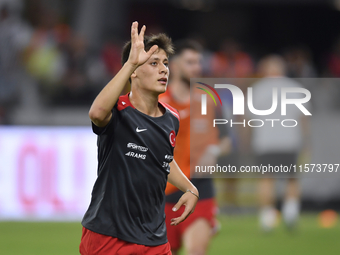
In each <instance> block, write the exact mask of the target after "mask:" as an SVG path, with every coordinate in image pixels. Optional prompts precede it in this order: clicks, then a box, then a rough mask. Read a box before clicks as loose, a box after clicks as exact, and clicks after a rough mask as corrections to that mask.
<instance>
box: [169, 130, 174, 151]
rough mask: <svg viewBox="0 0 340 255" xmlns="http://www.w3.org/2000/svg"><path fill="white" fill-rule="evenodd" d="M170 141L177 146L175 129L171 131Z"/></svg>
mask: <svg viewBox="0 0 340 255" xmlns="http://www.w3.org/2000/svg"><path fill="white" fill-rule="evenodd" d="M169 141H170V144H171V146H172V147H175V145H176V133H175V131H173V130H172V131H171V132H170V135H169Z"/></svg>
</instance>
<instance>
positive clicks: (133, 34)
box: [131, 21, 138, 42]
mask: <svg viewBox="0 0 340 255" xmlns="http://www.w3.org/2000/svg"><path fill="white" fill-rule="evenodd" d="M137 30H138V22H137V21H135V22H133V23H132V26H131V40H132V41H133V42H134V41H135V40H136V38H137V36H138V32H137Z"/></svg>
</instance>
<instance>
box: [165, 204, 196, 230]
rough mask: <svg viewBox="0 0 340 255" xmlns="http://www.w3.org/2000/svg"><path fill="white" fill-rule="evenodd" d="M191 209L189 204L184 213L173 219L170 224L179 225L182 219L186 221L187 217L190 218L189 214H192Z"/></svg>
mask: <svg viewBox="0 0 340 255" xmlns="http://www.w3.org/2000/svg"><path fill="white" fill-rule="evenodd" d="M190 213H191V210H190V208H189V207H188V206H186V207H185V210H184V212H183V213H182V215H181V216H179V217H177V218H174V219H171V223H170V225H175V226H176V225H178V224H179V223H181V222H182V221H184V220H185V219H186V218H188V216H189V215H190Z"/></svg>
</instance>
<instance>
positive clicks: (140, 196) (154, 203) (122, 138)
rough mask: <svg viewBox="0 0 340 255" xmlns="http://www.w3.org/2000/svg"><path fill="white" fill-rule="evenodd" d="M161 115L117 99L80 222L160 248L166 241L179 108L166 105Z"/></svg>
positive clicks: (102, 133)
mask: <svg viewBox="0 0 340 255" xmlns="http://www.w3.org/2000/svg"><path fill="white" fill-rule="evenodd" d="M159 104H160V106H163V107H164V108H165V113H164V114H163V115H162V116H160V117H151V116H148V115H146V114H143V113H141V112H140V111H138V110H137V109H135V108H134V107H133V106H132V104H131V103H130V101H129V97H128V95H125V96H121V97H119V100H118V102H117V104H116V105H115V107H114V108H113V109H112V118H111V120H110V122H109V123H108V125H107V126H105V127H103V128H100V127H97V126H96V125H94V124H93V123H92V129H93V132H94V133H95V134H97V135H98V141H97V146H98V173H97V180H96V182H95V184H94V187H93V191H92V198H91V203H90V206H89V208H88V210H87V212H86V213H85V215H84V218H83V220H82V225H83V226H84V227H85V228H87V229H89V230H91V231H94V232H97V233H100V234H103V235H109V236H113V237H117V238H119V239H121V240H124V241H127V242H131V243H136V244H142V245H148V246H156V245H161V244H164V243H166V242H167V237H166V226H165V214H164V206H165V193H164V191H165V187H166V183H167V178H168V174H169V171H170V166H169V163H170V162H171V161H172V159H173V151H174V146H175V143H176V135H177V132H178V129H179V115H178V112H177V111H176V110H175V109H174V108H172V107H170V106H168V105H167V104H164V103H159Z"/></svg>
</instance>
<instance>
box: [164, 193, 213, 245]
mask: <svg viewBox="0 0 340 255" xmlns="http://www.w3.org/2000/svg"><path fill="white" fill-rule="evenodd" d="M174 205H175V204H172V203H166V204H165V215H166V218H165V223H166V229H167V235H168V240H169V243H170V245H171V249H173V250H178V249H179V248H180V247H181V240H182V235H183V233H184V231H185V230H186V229H187V228H188V227H189V226H190V225H191V224H192V223H193V222H194V221H195V220H197V219H198V218H204V219H206V220H207V221H208V222H209V224H210V226H211V227H212V228H215V227H216V225H217V221H216V219H215V216H216V214H217V205H216V202H215V199H213V198H208V199H202V200H198V202H197V204H196V207H195V211H194V213H192V214H191V215H189V217H188V218H187V219H186V220H185V221H183V222H181V223H180V224H178V225H177V226H170V220H171V219H172V218H177V217H179V216H180V215H181V214H182V213H183V211H184V208H185V206H182V207H181V208H180V209H179V210H178V211H177V212H174V211H172V208H173V207H174Z"/></svg>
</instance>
